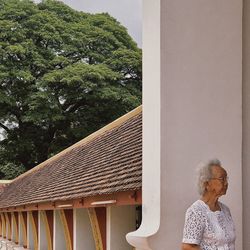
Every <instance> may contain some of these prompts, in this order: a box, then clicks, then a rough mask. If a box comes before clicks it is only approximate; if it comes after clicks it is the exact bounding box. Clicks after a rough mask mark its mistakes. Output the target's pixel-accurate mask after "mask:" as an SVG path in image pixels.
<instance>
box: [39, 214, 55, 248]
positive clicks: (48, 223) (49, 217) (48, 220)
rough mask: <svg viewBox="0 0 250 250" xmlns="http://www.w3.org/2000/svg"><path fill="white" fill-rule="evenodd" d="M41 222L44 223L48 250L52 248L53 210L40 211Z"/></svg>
mask: <svg viewBox="0 0 250 250" xmlns="http://www.w3.org/2000/svg"><path fill="white" fill-rule="evenodd" d="M40 214H41V220H42V223H44V225H45V229H46V238H47V243H48V250H52V249H53V232H54V229H53V223H54V222H53V217H54V212H53V210H47V211H40Z"/></svg>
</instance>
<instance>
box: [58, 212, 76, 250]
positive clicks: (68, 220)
mask: <svg viewBox="0 0 250 250" xmlns="http://www.w3.org/2000/svg"><path fill="white" fill-rule="evenodd" d="M59 214H60V219H61V221H62V225H63V231H64V237H65V242H66V249H67V250H73V209H67V210H65V209H63V210H60V213H59Z"/></svg>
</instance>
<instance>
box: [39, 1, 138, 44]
mask: <svg viewBox="0 0 250 250" xmlns="http://www.w3.org/2000/svg"><path fill="white" fill-rule="evenodd" d="M35 2H40V1H39V0H35ZM62 2H64V3H65V4H67V5H69V6H70V7H72V8H73V9H76V10H81V11H84V12H89V13H101V12H108V13H109V14H110V15H111V16H113V17H115V18H116V19H117V20H118V21H119V22H120V23H121V24H122V25H124V26H125V27H126V28H127V29H128V32H129V34H130V35H131V36H132V37H133V39H134V40H135V41H136V42H137V44H138V46H139V47H141V46H142V0H62Z"/></svg>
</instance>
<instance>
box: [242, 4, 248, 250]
mask: <svg viewBox="0 0 250 250" xmlns="http://www.w3.org/2000/svg"><path fill="white" fill-rule="evenodd" d="M249 149H250V2H249V1H247V0H245V1H244V12H243V154H242V155H243V159H242V160H243V249H244V250H248V249H250V237H249V236H250V209H249V208H250V195H249V191H250V181H249V180H250V153H249Z"/></svg>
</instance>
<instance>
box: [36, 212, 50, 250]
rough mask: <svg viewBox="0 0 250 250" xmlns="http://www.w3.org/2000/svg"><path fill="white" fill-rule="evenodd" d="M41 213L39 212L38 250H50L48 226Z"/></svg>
mask: <svg viewBox="0 0 250 250" xmlns="http://www.w3.org/2000/svg"><path fill="white" fill-rule="evenodd" d="M41 213H42V212H41V211H39V212H38V228H39V230H38V249H39V250H44V249H48V239H47V235H46V226H45V223H44V220H43V219H42V215H41Z"/></svg>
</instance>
